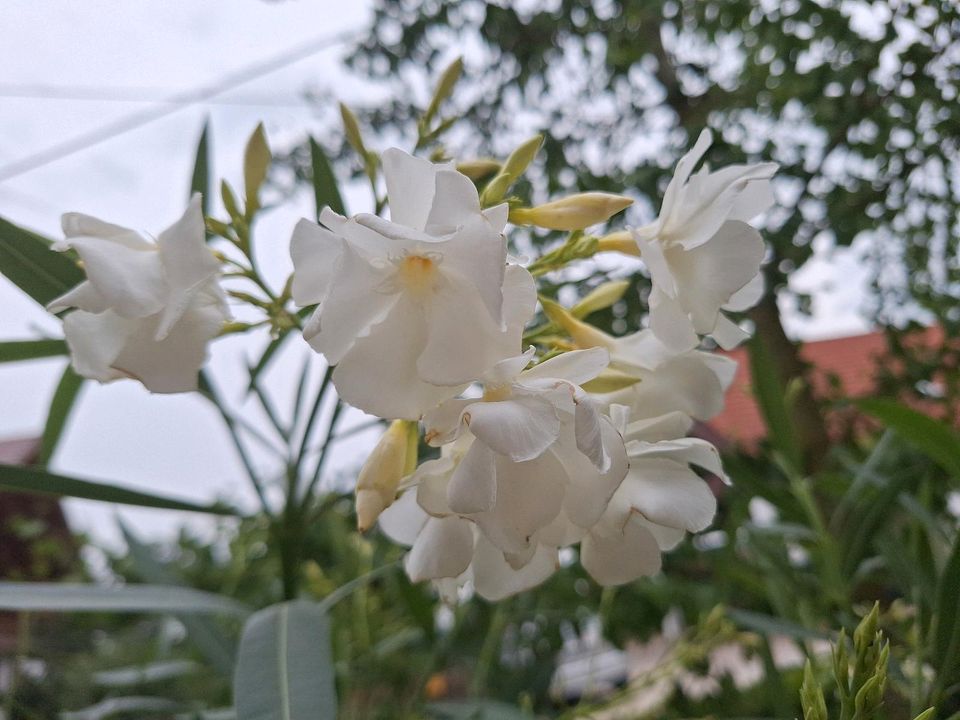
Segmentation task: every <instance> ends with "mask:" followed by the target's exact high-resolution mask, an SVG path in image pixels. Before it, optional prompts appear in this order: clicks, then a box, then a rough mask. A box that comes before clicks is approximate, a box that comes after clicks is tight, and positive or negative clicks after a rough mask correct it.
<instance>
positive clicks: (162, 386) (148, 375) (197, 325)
mask: <svg viewBox="0 0 960 720" xmlns="http://www.w3.org/2000/svg"><path fill="white" fill-rule="evenodd" d="M226 319H227V314H226V312H225V311H224V308H223V305H222V302H221V297H220V295H219V294H218V293H217V292H216V290H214V289H212V288H201V289H200V290H199V291H198V292H197V293H196V294H195V295H194V298H193V300H192V301H191V304H190V306H189V307H188V308H187V309H186V311H185V312H184V313H183V314H182V315H181V316H180V318H179V320H177V322H176V324H175V325H174V326H173V327H172V328H171V329H170V332H169V333H167V335H166V336H165V337H164V339H163V340H159V341H158V340H156V335H157V328H158V326H159V324H160V316H159V315H157V316H154V317H153V318H150V319H149V321H145V322H141V323H139V324H138V326H137V331H136V332H135V333H134V334H133V335H131V336H130V338H129V339H128V341H127V344H126V345H125V346H124V348H123V350H122V351H121V352H120V354H119V355H118V356H117V359H116V360H115V361H114V367H115V368H116V369H117V370H120V371H121V372H123V373H125V374H127V375H129V376H131V377H134V378H137V379H138V380H139V381H140V382H142V383H143V384H144V386H145V387H146V388H147V389H148V390H150V391H151V392H155V393H178V392H189V391H191V390H196V388H197V374H198V373H199V371H200V368H201V367H202V366H203V363H204V362H205V361H206V358H207V344H208V343H209V342H210V340H212V339H213V338H214V337H216V335H217V334H218V333H219V332H220V329H221V328H222V327H223V323H224V321H225V320H226Z"/></svg>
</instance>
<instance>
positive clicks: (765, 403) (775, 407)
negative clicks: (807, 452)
mask: <svg viewBox="0 0 960 720" xmlns="http://www.w3.org/2000/svg"><path fill="white" fill-rule="evenodd" d="M747 352H748V353H749V356H750V375H751V382H752V385H753V393H754V395H755V397H756V400H757V405H758V406H759V407H760V412H761V414H762V415H763V420H764V423H765V424H766V426H767V438H768V439H769V441H770V444H771V445H772V446H773V447H774V448H775V449H776V450H778V451H779V452H780V453H781V455H783V457H784V458H785V459H786V460H787V461H788V462H789V463H790V466H791V468H793V469H794V470H799V469H800V468H801V467H803V454H802V451H801V449H800V444H799V441H798V436H797V431H796V428H795V427H794V425H793V419H792V418H791V416H790V409H789V408H788V406H787V402H786V400H785V397H786V389H785V388H784V387H783V386H782V384H781V382H780V378H779V375H778V371H777V366H776V364H775V363H774V362H773V359H772V358H771V357H770V354H769V352H768V351H767V348H766V346H765V345H764V341H763V338H762V337H761V336H760V335H755V336H754V337H753V339H752V340H751V341H750V342H749V343H748V344H747Z"/></svg>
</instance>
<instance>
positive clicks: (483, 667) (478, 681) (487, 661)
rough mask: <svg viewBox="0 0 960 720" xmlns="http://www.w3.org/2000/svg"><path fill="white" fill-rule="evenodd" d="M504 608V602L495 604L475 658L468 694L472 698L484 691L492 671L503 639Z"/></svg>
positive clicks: (505, 614)
mask: <svg viewBox="0 0 960 720" xmlns="http://www.w3.org/2000/svg"><path fill="white" fill-rule="evenodd" d="M506 606H507V601H506V600H502V601H500V602H499V603H497V605H496V606H495V609H494V611H493V617H492V618H491V619H490V626H489V627H488V628H487V634H486V637H485V638H484V639H483V645H482V646H481V647H480V654H479V655H478V656H477V669H476V671H475V672H474V674H473V680H472V681H471V682H470V694H471V695H472V696H473V697H479V696H480V695H481V694H482V693H483V692H484V691H485V690H486V687H487V678H488V677H489V675H490V671H491V670H492V669H493V662H494V659H495V658H496V654H497V648H499V647H500V640H501V638H502V637H503V629H504V628H505V627H506V625H507V618H508V615H507V612H506V609H505V608H506Z"/></svg>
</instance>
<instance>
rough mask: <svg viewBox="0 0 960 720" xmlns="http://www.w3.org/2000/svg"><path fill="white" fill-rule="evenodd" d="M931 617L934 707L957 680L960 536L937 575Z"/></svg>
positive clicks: (959, 661) (959, 659) (959, 665)
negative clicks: (937, 579)
mask: <svg viewBox="0 0 960 720" xmlns="http://www.w3.org/2000/svg"><path fill="white" fill-rule="evenodd" d="M933 617H934V621H933V625H932V627H931V629H930V639H931V647H930V650H931V653H930V656H931V660H932V664H933V666H934V667H935V668H936V670H937V681H936V684H935V686H934V693H933V696H932V700H933V704H935V705H937V704H939V702H940V701H941V700H942V699H943V698H941V697H940V693H942V692H943V691H944V690H945V689H946V687H947V686H949V685H951V684H953V683H954V682H956V678H957V677H960V536H958V537H957V538H956V539H955V540H954V543H953V549H952V550H951V551H950V556H949V557H948V558H947V562H946V564H945V565H944V568H943V572H942V573H941V574H940V580H939V581H938V583H937V593H936V602H935V605H934V609H933Z"/></svg>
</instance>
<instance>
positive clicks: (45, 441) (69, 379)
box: [37, 365, 83, 465]
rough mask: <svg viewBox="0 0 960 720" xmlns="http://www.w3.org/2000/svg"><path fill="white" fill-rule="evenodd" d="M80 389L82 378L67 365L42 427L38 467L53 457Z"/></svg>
mask: <svg viewBox="0 0 960 720" xmlns="http://www.w3.org/2000/svg"><path fill="white" fill-rule="evenodd" d="M82 387H83V378H82V377H80V376H79V375H77V374H76V373H75V372H74V371H73V368H72V367H70V366H69V365H68V366H67V367H66V369H65V370H64V371H63V375H62V376H61V378H60V383H59V384H58V385H57V389H56V391H55V392H54V393H53V400H52V401H51V402H50V410H49V411H48V412H47V422H46V425H44V427H43V436H42V438H41V440H40V455H39V457H38V458H37V460H38V462H39V464H40V465H46V464H47V463H49V462H50V459H51V458H52V457H53V453H54V452H55V451H56V449H57V444H58V443H59V442H60V438H61V436H62V435H63V431H64V428H66V426H67V420H68V419H69V418H70V411H71V410H73V406H74V404H75V403H76V400H77V397H79V395H80V388H82Z"/></svg>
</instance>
